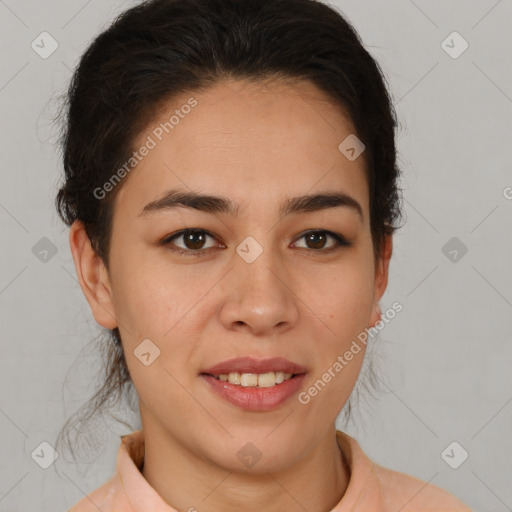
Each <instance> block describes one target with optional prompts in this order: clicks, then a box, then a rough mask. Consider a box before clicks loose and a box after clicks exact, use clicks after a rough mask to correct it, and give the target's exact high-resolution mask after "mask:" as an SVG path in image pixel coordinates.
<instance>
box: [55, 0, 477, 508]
mask: <svg viewBox="0 0 512 512" xmlns="http://www.w3.org/2000/svg"><path fill="white" fill-rule="evenodd" d="M68 100H69V109H68V112H67V119H66V131H65V136H64V138H63V149H64V168H65V183H64V184H63V186H62V188H61V189H60V190H59V192H58V196H57V207H58V211H59V213H60V215H61V217H62V219H63V220H64V221H65V222H66V223H67V224H68V225H69V226H71V229H70V246H71V251H72V255H73V259H74V262H75V266H76V270H77V276H78V279H79V282H80V286H81V288H82V290H83V293H84V295H85V296H86V298H87V300H88V302H89V305H90V307H91V310H92V313H93V315H94V318H95V319H96V321H97V323H98V324H100V325H101V326H103V327H104V328H106V329H109V330H110V331H111V334H112V344H113V348H112V353H113V354H116V353H118V354H119V356H118V358H117V359H115V360H114V361H115V365H114V366H113V367H112V371H111V375H117V376H122V378H121V377H119V378H118V382H119V385H120V386H121V385H124V384H125V383H126V382H130V383H132V384H133V386H134V387H135V389H136V391H137V395H138V398H139V409H140V419H141V425H142V428H141V429H140V430H137V431H135V432H132V433H131V434H129V435H127V436H124V437H123V438H122V442H121V446H120V449H119V454H118V458H117V468H116V473H115V475H114V476H113V477H112V478H111V479H110V480H109V481H108V482H106V483H105V484H104V485H103V486H101V487H100V488H99V489H97V490H95V491H93V492H92V493H90V494H89V495H88V496H86V497H84V498H83V499H82V500H81V501H80V502H79V503H77V504H76V505H75V506H74V507H72V509H71V511H72V512H86V511H93V510H94V511H96V510H102V511H103V512H107V511H116V512H121V511H123V512H124V511H128V510H130V511H132V510H135V511H141V512H142V511H148V510H155V511H156V510H158V511H162V512H163V511H169V512H170V511H177V510H180V511H184V510H188V511H193V510H199V511H209V512H220V511H222V512H226V511H235V510H240V509H243V510H245V511H252V510H258V511H260V510H271V511H273V510H275V511H278V510H287V511H304V510H311V511H329V510H336V511H338V512H342V511H365V512H369V511H391V510H393V511H396V510H402V511H404V512H406V511H412V510H414V511H418V510H451V511H455V510H457V511H459V510H460V511H462V510H464V511H467V510H469V509H468V508H467V507H466V506H465V505H464V504H462V503H461V502H460V501H459V500H458V499H457V498H456V497H454V496H452V495H451V494H449V493H448V492H447V491H445V490H442V489H440V488H438V487H435V486H433V485H427V484H426V483H425V482H422V481H420V480H418V479H416V478H413V477H412V476H408V475H405V474H402V473H398V472H395V471H392V470H389V469H385V468H383V467H381V466H379V465H377V464H375V463H373V462H372V461H370V460H369V459H368V458H367V457H366V455H365V454H364V453H363V452H362V450H361V448H360V446H359V445H358V443H357V441H356V440H355V439H354V438H352V437H350V436H348V435H347V434H345V433H344V432H342V431H337V430H336V427H335V420H336V418H337V416H338V414H339V413H340V411H341V409H342V408H343V406H344V405H345V403H347V401H348V399H349V396H350V394H351V391H352V389H353V387H354V384H355V382H356V379H357V377H358V375H359V372H360V370H361V365H362V362H363V357H364V354H365V349H366V338H365V336H364V335H363V336H362V334H364V333H367V332H368V329H369V328H372V327H375V326H376V325H377V324H378V322H379V320H380V318H381V310H380V307H379V300H380V298H381V297H382V295H383V294H384V291H385V289H386V286H387V279H388V267H389V261H390V257H391V253H392V235H393V232H394V231H395V230H396V229H397V226H396V224H395V223H396V220H397V219H398V218H399V216H400V205H399V194H398V192H399V189H398V187H397V180H398V177H399V170H398V168H397V166H396V152H395V141H394V129H395V126H396V121H395V114H394V111H393V107H392V105H391V104H390V100H389V96H388V93H387V90H386V86H385V83H384V79H383V77H382V74H381V72H380V69H379V67H378V65H377V64H376V62H375V61H374V60H373V59H372V57H371V56H370V55H369V54H368V53H367V51H366V50H365V49H364V48H363V46H362V44H361V42H360V40H359V38H358V36H357V35H356V33H355V31H354V29H353V28H352V27H351V26H350V25H349V23H348V22H347V21H346V20H344V19H343V18H342V17H341V16H340V15H339V14H338V13H337V12H336V11H334V10H333V9H331V8H330V7H328V6H326V5H324V4H322V3H319V2H316V1H313V0H153V1H149V2H146V3H143V4H141V5H139V6H136V7H133V8H131V9H129V10H127V11H126V12H124V13H123V14H122V15H121V16H120V17H119V18H118V19H117V20H116V21H115V23H114V24H113V25H112V26H111V27H110V28H109V29H108V30H106V31H105V32H104V33H102V34H101V35H100V36H99V37H98V38H97V39H96V40H95V41H94V42H93V43H92V45H91V46H90V48H89V49H88V50H87V52H86V53H85V55H84V56H83V57H82V59H81V61H80V64H79V67H78V69H77V70H76V72H75V74H74V76H73V80H72V83H71V86H70V90H69V97H68ZM116 350H117V352H116Z"/></svg>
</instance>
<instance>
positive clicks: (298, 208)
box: [139, 189, 363, 221]
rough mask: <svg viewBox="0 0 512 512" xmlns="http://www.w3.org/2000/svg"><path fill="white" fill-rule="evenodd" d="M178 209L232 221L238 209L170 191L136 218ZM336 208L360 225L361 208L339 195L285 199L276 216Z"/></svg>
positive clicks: (225, 201) (211, 198)
mask: <svg viewBox="0 0 512 512" xmlns="http://www.w3.org/2000/svg"><path fill="white" fill-rule="evenodd" d="M178 207H183V208H193V209H195V210H200V211H203V212H207V213H213V214H215V213H224V214H228V215H231V216H233V217H235V216H236V215H237V214H238V209H239V207H240V205H239V204H238V203H236V202H233V201H232V200H231V199H229V198H227V197H223V196H214V195H210V194H201V193H198V192H185V191H180V190H176V189H173V190H169V191H168V192H166V193H165V194H164V195H163V196H162V197H161V198H160V199H157V200H155V201H151V202H150V203H148V204H147V205H146V206H144V208H142V210H141V211H140V213H139V217H143V216H146V215H148V214H150V213H155V212H159V211H166V210H171V209H173V208H178ZM338 207H347V208H350V209H351V210H353V211H354V212H356V213H357V214H358V216H359V219H360V220H361V221H362V220H363V209H362V207H361V205H360V204H359V203H358V202H357V201H356V200H355V199H354V198H353V197H352V196H349V195H348V194H345V193H342V192H321V193H318V194H305V195H301V196H297V197H292V198H289V199H285V200H284V201H283V203H282V204H281V207H280V209H279V214H280V216H281V217H285V216H287V215H290V214H293V213H307V212H316V211H321V210H326V209H328V208H338Z"/></svg>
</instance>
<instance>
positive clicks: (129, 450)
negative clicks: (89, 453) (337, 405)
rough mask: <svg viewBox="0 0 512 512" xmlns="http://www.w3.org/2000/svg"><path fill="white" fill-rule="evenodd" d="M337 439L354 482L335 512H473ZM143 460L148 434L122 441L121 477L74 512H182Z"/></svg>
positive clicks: (347, 440) (340, 435)
mask: <svg viewBox="0 0 512 512" xmlns="http://www.w3.org/2000/svg"><path fill="white" fill-rule="evenodd" d="M336 439H337V441H338V445H339V447H340V449H341V451H342V452H343V454H344V455H345V457H346V460H347V462H348V465H349V468H350V480H349V484H348V487H347V489H346V492H345V494H344V495H343V497H342V498H341V500H340V501H339V502H338V504H337V505H336V506H335V507H334V508H333V509H332V512H397V511H398V510H400V512H427V511H428V512H471V509H470V508H469V507H468V506H466V505H464V503H462V502H461V501H459V500H458V499H457V498H456V497H455V496H453V495H452V494H450V493H448V492H447V491H445V490H443V489H441V488H439V487H436V486H434V485H431V484H427V483H426V482H423V481H422V480H419V479H417V478H415V477H412V476H409V475H406V474H404V473H399V472H397V471H393V470H391V469H386V468H384V467H382V466H379V465H378V464H376V463H374V462H372V461H371V460H370V459H369V458H368V457H367V456H366V455H365V454H364V453H363V451H362V450H361V447H360V446H359V444H358V442H357V441H356V440H355V439H354V438H352V437H350V436H349V435H348V434H345V433H344V432H341V431H340V430H337V431H336ZM143 459H144V436H143V432H142V430H136V431H135V432H132V433H131V434H128V435H125V436H121V446H120V448H119V453H118V456H117V464H116V472H115V474H114V475H113V476H112V477H111V478H110V479H109V480H107V482H105V483H104V484H103V485H102V486H101V487H99V488H98V489H96V490H95V491H93V492H92V493H91V494H89V495H88V496H85V497H84V498H82V499H81V500H80V501H79V502H78V503H76V504H75V505H74V506H73V507H72V508H71V509H69V510H68V512H98V510H101V511H102V512H177V511H176V509H174V508H173V507H171V506H170V505H168V504H167V503H166V502H165V501H164V500H163V499H162V498H161V497H160V495H159V494H158V493H157V492H156V491H155V490H154V489H153V488H152V487H151V486H150V485H149V483H148V482H147V481H146V479H145V478H144V477H143V475H142V473H141V472H140V468H141V467H142V462H143Z"/></svg>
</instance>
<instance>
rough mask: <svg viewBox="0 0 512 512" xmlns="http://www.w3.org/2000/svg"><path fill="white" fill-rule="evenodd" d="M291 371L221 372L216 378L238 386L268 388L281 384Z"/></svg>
mask: <svg viewBox="0 0 512 512" xmlns="http://www.w3.org/2000/svg"><path fill="white" fill-rule="evenodd" d="M291 377H292V374H291V373H284V372H268V373H260V374H258V373H229V374H228V373H222V374H220V375H219V376H217V377H216V378H217V379H219V380H222V381H224V382H229V383H230V384H236V385H238V386H242V387H244V388H246V387H255V386H258V387H260V388H268V387H271V386H275V385H276V384H281V383H282V382H284V381H285V380H288V379H291Z"/></svg>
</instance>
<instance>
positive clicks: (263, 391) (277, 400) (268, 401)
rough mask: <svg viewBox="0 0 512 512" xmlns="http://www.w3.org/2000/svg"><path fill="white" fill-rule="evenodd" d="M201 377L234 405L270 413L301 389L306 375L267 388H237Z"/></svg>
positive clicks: (209, 377) (213, 379)
mask: <svg viewBox="0 0 512 512" xmlns="http://www.w3.org/2000/svg"><path fill="white" fill-rule="evenodd" d="M200 377H202V378H203V379H204V380H205V381H206V382H207V383H208V384H209V385H210V386H211V389H213V391H215V392H216V393H218V394H219V395H220V396H221V397H222V398H224V399H225V400H227V401H228V402H230V403H232V404H233V405H237V406H238V407H241V408H242V409H245V410H248V411H269V410H271V409H275V408H276V407H279V406H280V405H281V404H283V403H284V402H286V401H287V400H288V399H289V398H290V397H292V396H293V395H295V394H296V393H297V392H298V391H299V389H300V388H301V386H302V383H303V382H304V378H305V377H306V374H305V373H302V374H300V375H297V376H296V377H292V378H291V379H288V380H285V381H284V382H282V383H281V384H276V385H275V386H269V387H267V388H259V387H256V386H249V387H243V386H237V385H236V384H231V383H230V382H227V381H222V380H219V379H216V378H215V377H212V376H211V375H206V374H204V373H203V374H201V375H200Z"/></svg>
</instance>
